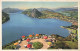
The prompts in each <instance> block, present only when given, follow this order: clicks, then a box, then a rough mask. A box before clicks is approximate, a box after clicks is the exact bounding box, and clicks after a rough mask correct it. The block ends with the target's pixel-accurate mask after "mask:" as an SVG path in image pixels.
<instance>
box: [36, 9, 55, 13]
mask: <svg viewBox="0 0 80 51" xmlns="http://www.w3.org/2000/svg"><path fill="white" fill-rule="evenodd" d="M37 10H38V11H45V10H47V11H51V12H54V11H53V10H52V9H48V8H37Z"/></svg>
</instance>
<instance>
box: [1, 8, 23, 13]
mask: <svg viewBox="0 0 80 51" xmlns="http://www.w3.org/2000/svg"><path fill="white" fill-rule="evenodd" d="M2 11H3V12H5V13H16V12H19V11H22V10H20V9H17V8H4V9H3V10H2Z"/></svg>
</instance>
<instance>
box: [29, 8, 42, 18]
mask: <svg viewBox="0 0 80 51" xmlns="http://www.w3.org/2000/svg"><path fill="white" fill-rule="evenodd" d="M41 15H42V13H41V12H39V11H38V10H37V9H35V8H34V9H33V10H32V12H31V17H40V16H41Z"/></svg>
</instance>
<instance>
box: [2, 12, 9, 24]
mask: <svg viewBox="0 0 80 51" xmlns="http://www.w3.org/2000/svg"><path fill="white" fill-rule="evenodd" d="M9 19H10V18H9V15H8V14H7V13H5V12H2V23H5V22H6V21H8V20H9Z"/></svg>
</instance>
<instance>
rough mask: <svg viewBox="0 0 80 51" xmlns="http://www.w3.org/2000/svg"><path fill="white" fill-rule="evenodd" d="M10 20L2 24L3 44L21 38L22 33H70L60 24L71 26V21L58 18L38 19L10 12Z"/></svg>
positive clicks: (65, 34) (65, 35) (63, 34)
mask: <svg viewBox="0 0 80 51" xmlns="http://www.w3.org/2000/svg"><path fill="white" fill-rule="evenodd" d="M9 15H10V20H9V21H8V22H6V23H4V24H2V45H5V44H7V43H10V42H12V41H14V40H17V39H20V38H21V36H22V35H25V36H28V35H30V34H32V33H35V34H36V33H37V34H47V35H50V34H58V35H60V36H63V37H67V36H68V35H69V31H68V30H67V29H64V28H61V27H60V26H70V25H71V23H70V22H66V21H62V20H58V19H50V18H48V19H37V18H31V17H29V16H26V15H24V14H21V13H10V14H9Z"/></svg>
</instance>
